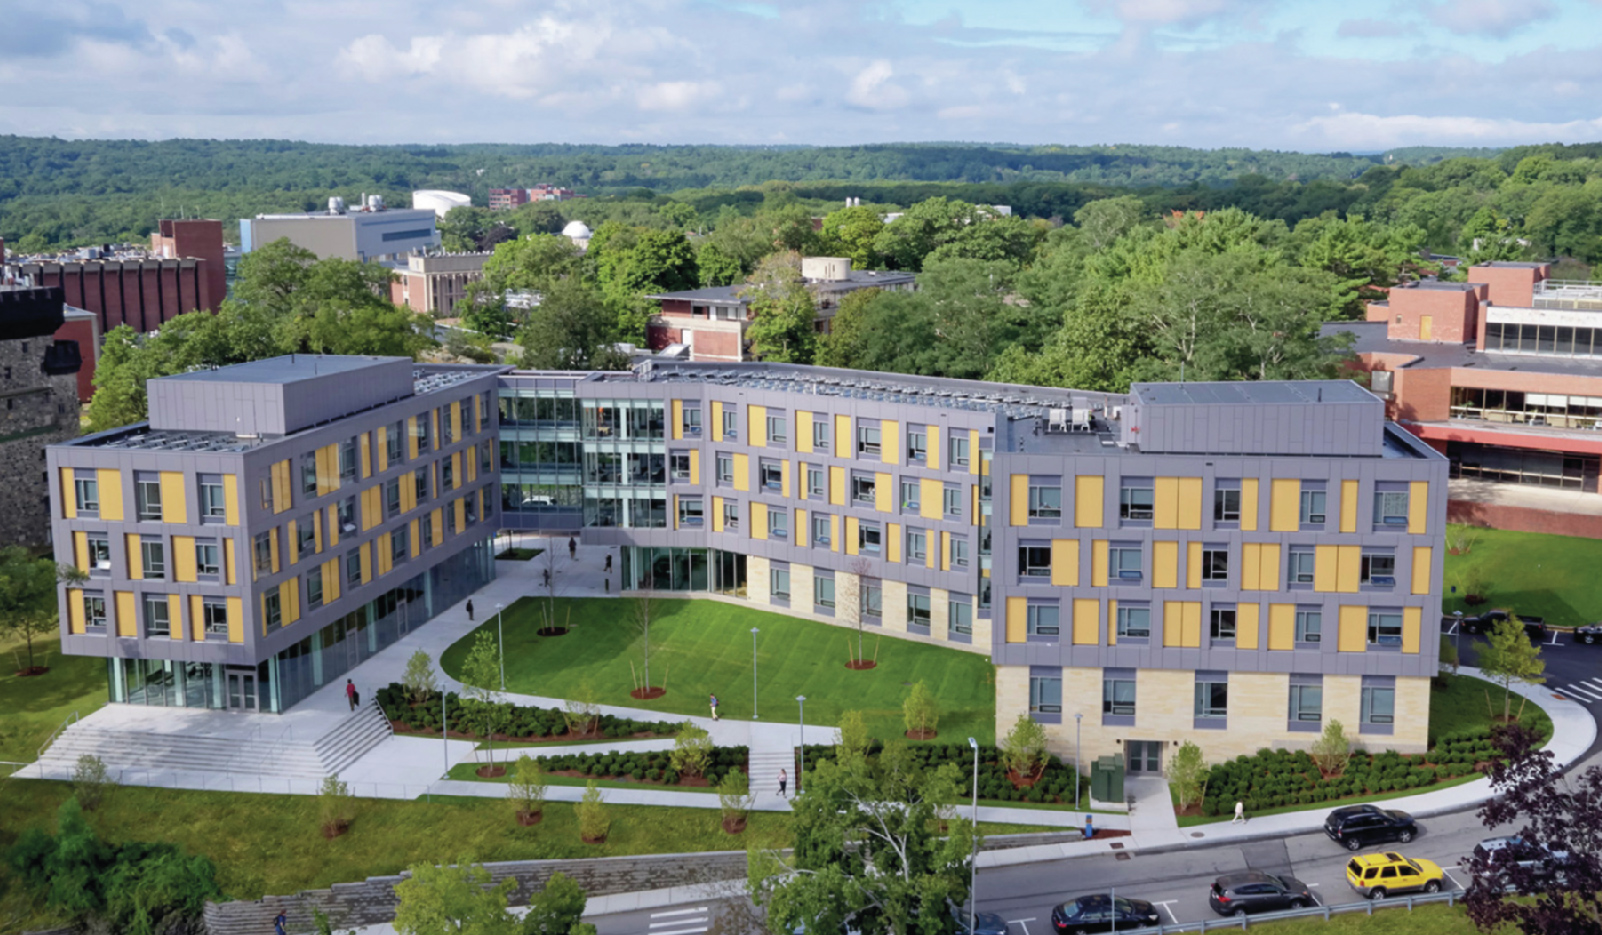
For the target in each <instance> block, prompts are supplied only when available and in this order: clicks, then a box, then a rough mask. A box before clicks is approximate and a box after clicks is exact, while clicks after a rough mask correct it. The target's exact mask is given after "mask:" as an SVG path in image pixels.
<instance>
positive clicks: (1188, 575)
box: [1185, 542, 1202, 588]
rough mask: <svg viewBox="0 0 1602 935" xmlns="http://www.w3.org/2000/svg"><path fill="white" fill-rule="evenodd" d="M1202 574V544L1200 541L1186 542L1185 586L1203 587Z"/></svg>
mask: <svg viewBox="0 0 1602 935" xmlns="http://www.w3.org/2000/svg"><path fill="white" fill-rule="evenodd" d="M1201 574H1202V544H1201V543H1200V542H1187V543H1185V587H1187V588H1199V587H1201Z"/></svg>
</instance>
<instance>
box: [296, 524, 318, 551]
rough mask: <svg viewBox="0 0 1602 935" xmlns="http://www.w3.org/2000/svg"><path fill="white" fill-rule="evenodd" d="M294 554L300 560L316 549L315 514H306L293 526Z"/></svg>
mask: <svg viewBox="0 0 1602 935" xmlns="http://www.w3.org/2000/svg"><path fill="white" fill-rule="evenodd" d="M295 540H296V541H295V554H296V555H298V556H300V557H301V558H305V557H306V556H308V555H311V554H312V553H313V552H314V551H316V548H317V514H316V513H308V514H306V515H305V516H302V517H301V518H300V522H298V523H296V524H295Z"/></svg>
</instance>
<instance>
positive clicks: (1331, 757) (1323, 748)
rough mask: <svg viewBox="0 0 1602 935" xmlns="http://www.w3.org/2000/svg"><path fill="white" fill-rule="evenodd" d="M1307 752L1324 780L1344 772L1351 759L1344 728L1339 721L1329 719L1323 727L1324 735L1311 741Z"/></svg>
mask: <svg viewBox="0 0 1602 935" xmlns="http://www.w3.org/2000/svg"><path fill="white" fill-rule="evenodd" d="M1309 752H1310V753H1311V755H1312V757H1313V762H1314V763H1316V764H1318V771H1319V772H1320V773H1322V774H1323V775H1324V776H1325V778H1329V777H1332V776H1339V775H1340V774H1342V773H1344V772H1346V764H1347V763H1349V762H1350V761H1351V759H1352V744H1351V742H1350V741H1348V740H1347V739H1346V728H1345V727H1344V726H1342V725H1341V722H1340V721H1337V720H1334V719H1331V720H1330V721H1329V722H1328V723H1326V724H1325V725H1324V733H1323V734H1322V735H1320V736H1319V738H1318V739H1317V740H1315V741H1313V749H1312V750H1311V751H1309Z"/></svg>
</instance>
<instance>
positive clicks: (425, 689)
mask: <svg viewBox="0 0 1602 935" xmlns="http://www.w3.org/2000/svg"><path fill="white" fill-rule="evenodd" d="M401 684H403V685H405V686H406V693H407V694H408V695H410V696H411V699H412V703H413V704H422V703H423V702H425V701H427V700H428V699H429V698H430V697H431V696H432V695H433V694H434V692H436V691H438V690H439V684H438V683H437V682H436V681H435V680H434V661H433V660H432V659H430V658H429V657H428V653H426V652H424V651H423V650H421V649H419V650H418V651H417V652H415V653H412V655H411V658H409V659H407V660H406V674H405V675H403V676H401Z"/></svg>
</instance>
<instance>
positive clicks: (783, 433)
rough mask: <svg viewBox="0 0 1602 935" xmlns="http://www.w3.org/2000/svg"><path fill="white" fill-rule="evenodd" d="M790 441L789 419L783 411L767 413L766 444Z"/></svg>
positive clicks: (779, 443)
mask: <svg viewBox="0 0 1602 935" xmlns="http://www.w3.org/2000/svg"><path fill="white" fill-rule="evenodd" d="M789 443H790V420H789V419H787V418H785V416H784V413H782V412H780V413H773V412H770V413H768V444H770V445H787V444H789Z"/></svg>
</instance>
